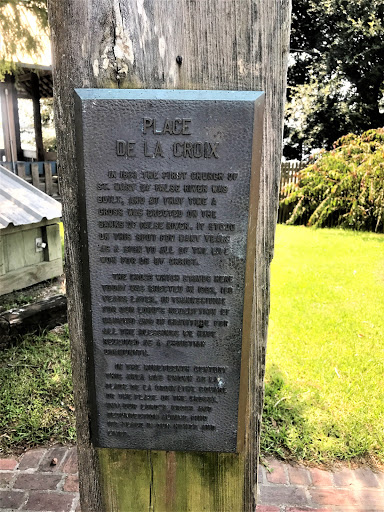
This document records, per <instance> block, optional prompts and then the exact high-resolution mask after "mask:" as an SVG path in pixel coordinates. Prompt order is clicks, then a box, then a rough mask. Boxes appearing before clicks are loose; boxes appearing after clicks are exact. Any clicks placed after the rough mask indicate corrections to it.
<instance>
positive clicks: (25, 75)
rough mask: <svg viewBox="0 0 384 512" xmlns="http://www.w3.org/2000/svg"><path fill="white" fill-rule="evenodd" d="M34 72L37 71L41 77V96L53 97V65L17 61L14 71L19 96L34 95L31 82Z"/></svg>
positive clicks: (27, 96)
mask: <svg viewBox="0 0 384 512" xmlns="http://www.w3.org/2000/svg"><path fill="white" fill-rule="evenodd" d="M32 73H36V74H37V75H38V77H39V93H40V98H52V97H53V79H52V67H51V66H42V65H39V64H26V63H23V62H16V69H15V71H14V74H15V77H16V89H17V93H18V94H17V95H18V97H19V98H31V97H32V96H33V91H32V83H31V80H32Z"/></svg>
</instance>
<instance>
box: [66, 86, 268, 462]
mask: <svg viewBox="0 0 384 512" xmlns="http://www.w3.org/2000/svg"><path fill="white" fill-rule="evenodd" d="M74 97H75V144H76V147H75V149H76V161H77V166H78V177H79V179H78V190H79V196H78V199H79V202H78V210H79V213H80V216H79V220H80V252H81V257H82V261H81V265H82V268H83V272H82V281H83V282H82V285H83V290H84V297H83V315H82V319H81V320H82V321H83V323H84V326H85V333H86V356H87V361H86V369H87V371H86V381H87V384H88V385H87V396H88V406H89V411H90V417H89V427H90V435H91V439H92V442H93V444H94V445H95V446H97V447H100V446H99V438H98V432H99V428H98V416H97V405H96V386H95V364H94V351H93V344H94V342H93V325H92V302H91V285H90V268H89V251H88V237H87V233H88V221H87V213H86V212H87V205H86V195H85V175H84V144H83V129H82V128H83V102H85V101H92V100H132V101H137V100H148V101H151V100H153V101H157V100H169V101H185V102H188V101H202V102H203V101H214V102H216V101H218V102H219V101H229V102H240V101H246V102H252V103H254V122H253V139H252V156H251V178H250V188H249V208H248V229H247V245H246V262H245V278H244V279H245V281H244V297H243V311H242V315H243V322H242V343H241V365H240V383H239V402H238V426H237V445H236V451H235V452H233V451H231V452H227V453H241V452H243V450H244V444H245V430H246V429H245V427H246V425H245V422H246V418H247V410H248V397H249V386H250V375H249V356H250V353H251V344H252V339H253V336H252V332H251V326H252V320H253V319H254V317H255V315H256V312H255V307H256V306H255V304H254V298H253V297H254V289H255V268H256V228H257V217H258V215H257V214H258V205H259V187H260V168H261V154H262V140H263V118H264V103H265V93H264V92H263V91H226V90H182V89H91V88H82V89H74ZM115 449H119V448H115ZM120 449H123V448H120ZM125 449H127V450H129V449H130V448H125ZM132 449H133V450H137V448H132ZM143 449H144V448H143ZM157 451H166V450H157ZM173 451H178V450H173ZM199 451H200V452H204V451H205V450H199ZM212 453H224V452H220V451H212Z"/></svg>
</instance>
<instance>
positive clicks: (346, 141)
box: [280, 128, 384, 231]
mask: <svg viewBox="0 0 384 512" xmlns="http://www.w3.org/2000/svg"><path fill="white" fill-rule="evenodd" d="M285 192H287V193H288V196H287V197H286V198H285V199H283V200H282V201H281V202H280V204H281V205H294V208H293V211H292V213H291V215H290V217H289V219H288V221H287V224H305V225H307V226H315V227H325V226H339V227H342V228H349V229H355V230H367V231H384V128H379V129H376V130H368V131H366V132H364V133H363V134H362V135H361V136H357V135H354V134H349V135H346V136H344V137H341V138H340V139H338V140H337V141H336V142H335V143H334V149H333V150H332V151H321V152H320V153H319V154H318V155H316V156H315V157H314V158H313V163H311V164H310V165H309V166H308V167H306V168H305V169H303V170H302V171H300V173H299V182H298V183H297V184H289V185H287V186H286V188H285Z"/></svg>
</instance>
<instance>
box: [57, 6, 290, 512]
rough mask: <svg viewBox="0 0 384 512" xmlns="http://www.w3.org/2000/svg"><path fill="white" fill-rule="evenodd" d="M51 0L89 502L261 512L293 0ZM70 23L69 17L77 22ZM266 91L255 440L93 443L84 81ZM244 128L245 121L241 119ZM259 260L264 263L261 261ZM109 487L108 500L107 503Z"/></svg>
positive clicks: (83, 475)
mask: <svg viewBox="0 0 384 512" xmlns="http://www.w3.org/2000/svg"><path fill="white" fill-rule="evenodd" d="M237 4H238V3H236V2H233V0H215V1H209V2H208V1H199V2H195V1H190V0H162V1H159V0H146V1H145V2H142V1H139V0H114V1H113V2H111V1H110V0H89V1H87V2H84V0H67V1H65V2H64V1H63V0H50V2H49V14H50V26H51V30H52V44H53V50H54V55H55V59H54V61H55V67H54V79H55V84H56V98H55V101H56V115H55V119H56V133H57V141H58V160H59V165H60V176H61V186H62V189H61V190H62V197H63V204H64V208H63V215H64V224H65V233H66V262H67V269H68V274H67V284H68V288H67V290H68V304H69V308H68V311H69V326H70V333H71V342H72V362H73V380H74V395H75V402H76V414H77V426H78V453H79V473H80V490H81V496H82V503H81V509H82V510H83V511H84V512H87V511H92V512H94V511H98V510H105V509H106V510H115V511H117V510H121V511H123V512H126V511H128V510H135V511H137V512H138V511H140V510H167V512H172V511H174V512H180V511H182V510H191V511H196V512H197V511H198V512H200V511H201V510H207V511H208V510H210V511H212V512H213V511H214V512H216V511H219V510H221V511H229V510H230V511H231V512H232V511H233V512H234V511H236V510H238V511H240V510H241V511H249V512H250V511H254V510H255V508H256V495H257V482H256V480H257V458H258V439H259V435H260V422H261V410H262V402H263V384H262V381H263V374H264V368H265V362H264V360H265V350H266V335H267V323H268V322H267V319H268V311H269V266H270V261H271V259H272V255H273V241H274V231H275V222H276V213H277V194H278V184H279V175H280V162H281V132H282V121H283V103H284V95H285V77H286V62H287V61H286V59H287V52H288V41H289V25H290V23H289V21H290V2H289V0H281V1H278V2H276V1H275V0H243V1H242V2H241V7H240V6H238V5H237ZM69 20H70V21H69ZM81 87H92V88H105V87H108V88H111V87H113V88H117V87H121V88H150V89H155V88H165V89H203V90H204V89H236V90H263V91H265V93H266V98H267V100H266V108H265V118H264V137H263V153H262V168H261V176H260V200H259V214H258V218H257V221H258V222H257V229H255V234H254V236H253V237H250V240H248V247H249V250H250V254H252V253H253V251H254V252H255V256H256V261H257V265H255V260H254V257H253V255H252V257H250V258H249V260H248V262H249V264H250V265H251V272H252V273H254V279H252V280H250V281H249V283H248V284H249V286H252V287H253V289H254V298H253V301H252V302H253V303H252V305H250V311H249V314H247V315H246V321H247V322H249V323H250V326H249V332H250V334H251V337H252V342H251V346H250V354H249V358H248V356H246V355H245V358H246V360H247V361H249V379H247V385H248V386H249V394H248V399H247V409H248V413H247V415H246V417H247V419H246V426H245V448H244V450H243V452H242V453H239V454H221V453H214V452H204V453H196V452H190V453H183V452H165V451H158V452H154V451H151V450H149V451H142V450H136V451H129V452H128V451H126V450H110V449H102V450H97V449H95V447H94V445H93V444H92V442H91V437H90V436H91V433H90V424H89V418H88V407H87V399H88V393H87V384H88V382H87V380H88V379H89V375H88V374H87V371H86V345H87V339H88V338H89V335H88V333H87V329H86V325H85V324H84V311H85V308H86V307H87V305H86V304H84V302H83V300H82V298H83V296H84V293H83V292H84V288H83V287H84V285H85V283H84V273H83V272H84V271H83V268H84V264H85V262H84V261H83V260H82V244H81V241H80V239H79V236H80V225H79V214H78V205H80V204H82V203H84V198H83V197H82V195H81V191H80V190H79V186H78V182H79V169H78V161H77V159H76V154H75V147H76V139H75V133H74V126H75V122H76V117H77V116H76V113H75V107H74V88H81ZM239 130H241V127H239ZM254 265H255V267H254ZM102 491H104V492H103V494H104V506H103V505H102V502H101V500H102V498H101V496H102Z"/></svg>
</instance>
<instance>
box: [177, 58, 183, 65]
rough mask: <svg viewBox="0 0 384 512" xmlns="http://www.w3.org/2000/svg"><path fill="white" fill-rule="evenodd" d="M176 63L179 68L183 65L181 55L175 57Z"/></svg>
mask: <svg viewBox="0 0 384 512" xmlns="http://www.w3.org/2000/svg"><path fill="white" fill-rule="evenodd" d="M176 62H177V64H178V65H179V66H181V64H182V63H183V57H182V56H181V55H178V56H177V57H176Z"/></svg>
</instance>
